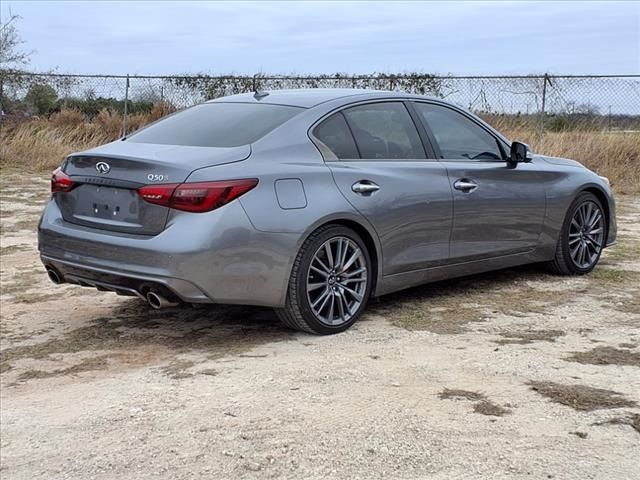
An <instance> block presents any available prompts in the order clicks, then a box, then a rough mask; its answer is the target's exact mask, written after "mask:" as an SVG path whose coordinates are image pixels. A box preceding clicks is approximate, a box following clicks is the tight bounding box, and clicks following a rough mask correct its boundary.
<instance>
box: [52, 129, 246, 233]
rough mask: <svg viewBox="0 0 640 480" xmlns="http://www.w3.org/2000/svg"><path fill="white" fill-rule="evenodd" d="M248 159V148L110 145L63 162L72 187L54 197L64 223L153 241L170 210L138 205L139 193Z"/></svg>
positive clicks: (146, 203)
mask: <svg viewBox="0 0 640 480" xmlns="http://www.w3.org/2000/svg"><path fill="white" fill-rule="evenodd" d="M250 154H251V148H250V147H249V146H248V145H244V146H239V147H229V148H218V147H191V146H173V145H155V144H153V145H152V144H141V143H130V142H122V141H118V142H113V143H111V144H108V145H105V146H103V147H99V148H97V149H93V150H89V151H87V152H83V153H80V154H75V155H72V156H70V157H68V158H67V160H66V161H65V163H64V166H63V170H64V172H65V173H66V174H67V175H69V176H70V177H71V179H72V181H73V182H74V188H73V189H72V190H71V191H69V192H64V193H57V194H55V197H56V202H57V203H58V205H59V206H60V209H61V211H62V215H63V218H64V219H65V220H66V221H68V222H70V223H75V224H78V225H83V226H87V227H91V228H98V229H102V230H108V231H114V232H121V233H133V234H140V235H155V234H157V233H160V232H161V231H162V230H163V229H164V228H165V225H166V223H167V218H168V216H169V211H170V209H169V208H167V207H164V206H160V205H154V204H151V203H148V202H145V201H144V200H142V198H141V197H140V196H139V195H138V192H137V190H138V188H140V187H142V186H144V185H153V184H167V183H170V184H178V183H182V182H184V181H185V180H186V179H187V178H188V177H189V175H190V174H191V173H192V172H193V171H194V170H197V169H200V168H203V167H209V166H215V165H223V164H226V163H232V162H238V161H241V160H244V159H246V158H247V157H249V155H250Z"/></svg>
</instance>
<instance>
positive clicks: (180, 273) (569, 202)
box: [39, 89, 616, 334]
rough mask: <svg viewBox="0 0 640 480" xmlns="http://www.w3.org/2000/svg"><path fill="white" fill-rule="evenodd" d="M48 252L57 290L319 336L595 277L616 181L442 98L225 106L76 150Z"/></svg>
mask: <svg viewBox="0 0 640 480" xmlns="http://www.w3.org/2000/svg"><path fill="white" fill-rule="evenodd" d="M51 190H52V198H51V201H50V202H49V203H48V205H47V206H46V209H45V211H44V214H43V216H42V219H41V221H40V225H39V249H40V254H41V258H42V262H43V263H44V265H45V267H46V269H47V271H48V274H49V277H50V278H51V280H52V281H54V282H56V283H63V282H68V283H74V284H78V285H82V286H90V287H94V288H97V289H99V290H104V291H112V292H115V293H117V294H120V295H133V296H138V297H140V298H142V299H145V300H146V301H147V302H148V303H149V304H150V305H151V307H154V308H163V307H167V306H175V305H177V304H179V303H183V302H186V303H229V304H249V305H262V306H269V307H274V308H275V309H276V312H277V313H278V315H279V317H280V319H281V320H282V321H283V322H284V324H285V325H287V326H289V327H291V328H294V329H298V330H303V331H306V332H311V333H314V334H331V333H336V332H340V331H343V330H345V329H347V328H349V327H350V326H351V325H353V323H354V322H355V321H356V320H357V318H358V316H359V315H360V314H361V313H362V311H363V310H364V308H365V306H366V304H367V301H368V299H369V298H370V297H371V296H380V295H384V294H387V293H390V292H394V291H397V290H401V289H404V288H407V287H411V286H414V285H418V284H422V283H426V282H431V281H435V280H441V279H446V278H452V277H457V276H462V275H469V274H475V273H479V272H484V271H488V270H494V269H500V268H505V267H512V266H515V265H521V264H526V263H533V262H545V263H547V264H548V265H549V266H550V267H551V268H552V269H553V270H555V271H556V272H558V273H560V274H565V275H580V274H585V273H588V272H590V271H591V270H592V269H593V268H594V267H595V265H596V263H597V262H598V259H599V258H600V254H601V253H602V249H603V248H605V247H606V246H608V245H611V244H613V243H614V241H615V238H616V223H615V203H614V199H613V196H612V192H611V189H610V187H609V182H608V181H607V179H606V178H603V177H599V176H598V175H596V174H595V173H593V172H592V171H590V170H588V169H587V168H585V167H583V166H582V165H581V164H579V163H578V162H576V161H573V160H566V159H560V158H552V157H546V156H542V155H534V154H532V153H531V152H530V151H529V149H528V147H527V146H526V145H525V144H523V143H520V142H513V143H511V142H509V141H508V140H507V139H506V138H505V137H504V136H503V135H501V134H500V133H499V132H497V131H495V130H494V129H493V128H491V127H490V126H489V125H487V124H486V123H485V122H483V121H482V120H481V119H479V118H478V117H476V116H474V115H472V114H471V113H469V112H467V111H465V110H462V109H460V108H459V107H457V106H455V105H452V104H450V103H447V102H445V101H443V100H441V99H437V98H429V97H424V96H418V95H410V94H404V93H397V92H384V91H366V90H338V89H328V90H321V89H318V90H288V91H287V90H283V91H273V92H256V93H255V94H242V95H235V96H230V97H225V98H219V99H216V100H213V101H210V102H207V103H204V104H201V105H198V106H195V107H192V108H189V109H187V110H184V111H181V112H179V113H176V114H174V115H172V116H170V117H167V118H165V119H163V120H160V121H158V122H156V123H154V124H152V125H151V126H148V127H146V128H144V129H142V130H139V131H137V132H136V133H134V134H132V135H130V136H129V137H126V138H122V139H120V140H118V141H115V142H113V143H109V144H107V145H104V146H101V147H98V148H95V149H92V150H88V151H85V152H81V153H75V154H72V155H70V156H69V157H67V158H66V159H65V160H64V163H63V164H62V166H61V167H60V168H59V169H57V170H56V171H55V172H54V173H53V176H52V180H51Z"/></svg>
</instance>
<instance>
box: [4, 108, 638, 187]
mask: <svg viewBox="0 0 640 480" xmlns="http://www.w3.org/2000/svg"><path fill="white" fill-rule="evenodd" d="M173 110H174V109H173V108H172V107H171V106H169V105H166V104H165V105H163V104H158V105H156V106H155V107H154V108H153V110H152V111H151V112H150V113H149V114H135V115H130V116H129V120H128V125H129V131H133V130H136V129H138V128H140V127H142V126H144V125H145V124H147V123H149V122H153V121H155V120H157V119H159V118H161V117H162V116H164V115H166V114H168V113H171V112H172V111H173ZM489 121H490V122H491V123H492V124H493V125H494V126H495V127H496V128H497V129H498V130H500V131H502V132H503V133H504V134H505V135H507V137H509V138H511V139H518V140H521V141H524V142H526V143H528V144H529V145H531V147H532V148H533V149H534V151H536V152H539V153H542V154H545V155H553V156H556V157H565V158H572V159H575V160H578V161H580V162H582V163H584V164H585V165H586V166H587V167H589V168H591V169H592V170H595V171H596V172H598V173H599V174H600V175H604V176H607V177H609V179H610V180H611V182H612V184H613V185H614V187H615V189H616V191H617V192H618V193H639V192H640V133H635V132H632V133H620V132H600V131H565V132H547V133H546V134H545V135H544V138H543V139H542V140H540V138H539V132H538V131H537V130H536V129H535V128H533V127H532V126H531V125H528V124H526V123H522V122H520V123H519V122H518V120H517V119H514V118H501V117H495V118H491V119H489ZM121 133H122V115H120V114H118V113H115V112H112V111H108V110H103V111H101V112H100V113H99V114H98V115H97V116H96V117H95V118H94V119H93V120H92V121H88V119H87V118H85V117H84V115H82V114H81V113H80V112H77V111H73V110H62V111H61V112H59V113H57V114H54V115H52V117H51V118H50V119H48V120H47V119H41V120H37V121H31V122H25V123H21V124H19V125H8V124H5V125H3V126H2V127H1V128H0V166H2V167H14V168H15V167H20V168H21V169H25V170H27V171H32V172H40V171H43V170H52V169H53V168H55V167H57V166H58V165H59V164H60V163H61V161H62V159H63V158H64V157H65V156H66V155H68V154H70V153H72V152H77V151H82V150H86V149H88V148H92V147H95V146H98V145H101V144H103V143H107V142H109V141H112V140H115V139H117V138H118V137H119V136H120V135H121Z"/></svg>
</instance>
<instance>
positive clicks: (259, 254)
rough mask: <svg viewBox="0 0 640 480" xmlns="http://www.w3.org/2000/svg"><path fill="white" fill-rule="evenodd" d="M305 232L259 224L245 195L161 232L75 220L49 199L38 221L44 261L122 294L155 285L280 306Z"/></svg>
mask: <svg viewBox="0 0 640 480" xmlns="http://www.w3.org/2000/svg"><path fill="white" fill-rule="evenodd" d="M298 240H299V235H297V234H278V233H276V234H274V233H262V232H259V231H257V230H255V229H254V228H253V226H252V225H251V222H250V221H249V219H248V218H247V215H246V214H245V212H244V210H243V208H242V206H241V205H240V203H239V202H232V203H230V204H229V205H226V206H225V207H223V208H220V209H218V210H214V211H212V212H208V213H199V214H193V213H184V212H179V213H176V214H175V215H172V216H171V217H170V219H169V221H168V225H167V228H166V229H165V230H164V231H163V232H161V233H160V234H158V235H155V236H141V235H131V234H121V233H113V232H104V231H101V230H96V229H92V228H88V227H83V226H79V225H75V224H71V223H68V222H66V221H64V219H63V218H62V215H61V213H60V210H59V208H58V206H57V205H56V203H55V202H49V204H48V205H47V207H46V208H45V211H44V213H43V216H42V219H41V221H40V225H39V228H38V248H39V250H40V255H41V259H42V262H43V263H44V264H45V266H50V267H53V268H55V269H56V270H57V271H58V272H60V274H61V275H62V276H63V277H69V278H70V279H71V282H70V283H79V284H87V285H93V286H96V287H98V288H99V289H103V290H113V291H116V293H121V294H137V293H140V290H141V289H144V288H148V286H149V285H152V286H153V287H154V288H158V289H160V290H163V289H167V290H168V291H169V293H171V294H172V295H174V296H176V297H178V298H179V299H180V300H182V301H184V302H189V303H231V304H246V305H262V306H272V307H278V306H282V305H283V304H284V301H285V296H286V288H287V283H288V278H289V273H290V269H291V264H292V261H293V258H292V255H293V254H294V253H293V252H295V251H296V246H297V243H298ZM116 287H119V288H116ZM132 290H133V291H132ZM127 292H128V293H127Z"/></svg>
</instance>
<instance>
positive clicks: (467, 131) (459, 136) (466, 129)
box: [415, 103, 502, 161]
mask: <svg viewBox="0 0 640 480" xmlns="http://www.w3.org/2000/svg"><path fill="white" fill-rule="evenodd" d="M415 106H416V109H417V110H418V112H419V113H420V115H421V116H422V118H423V119H424V120H425V121H426V123H427V125H428V126H429V128H430V129H431V131H432V132H433V135H434V137H436V142H438V146H439V147H440V152H441V153H442V156H441V158H446V159H461V160H479V161H482V160H485V161H486V160H502V152H501V150H500V147H499V146H498V141H497V140H496V139H495V138H494V137H493V135H491V134H490V133H489V132H487V131H486V130H485V129H483V128H482V127H480V126H479V125H478V124H476V123H475V122H473V121H471V120H469V119H468V118H467V117H465V116H464V115H462V114H460V113H458V112H456V111H455V110H452V109H450V108H447V107H442V106H440V105H432V104H427V103H416V104H415Z"/></svg>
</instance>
